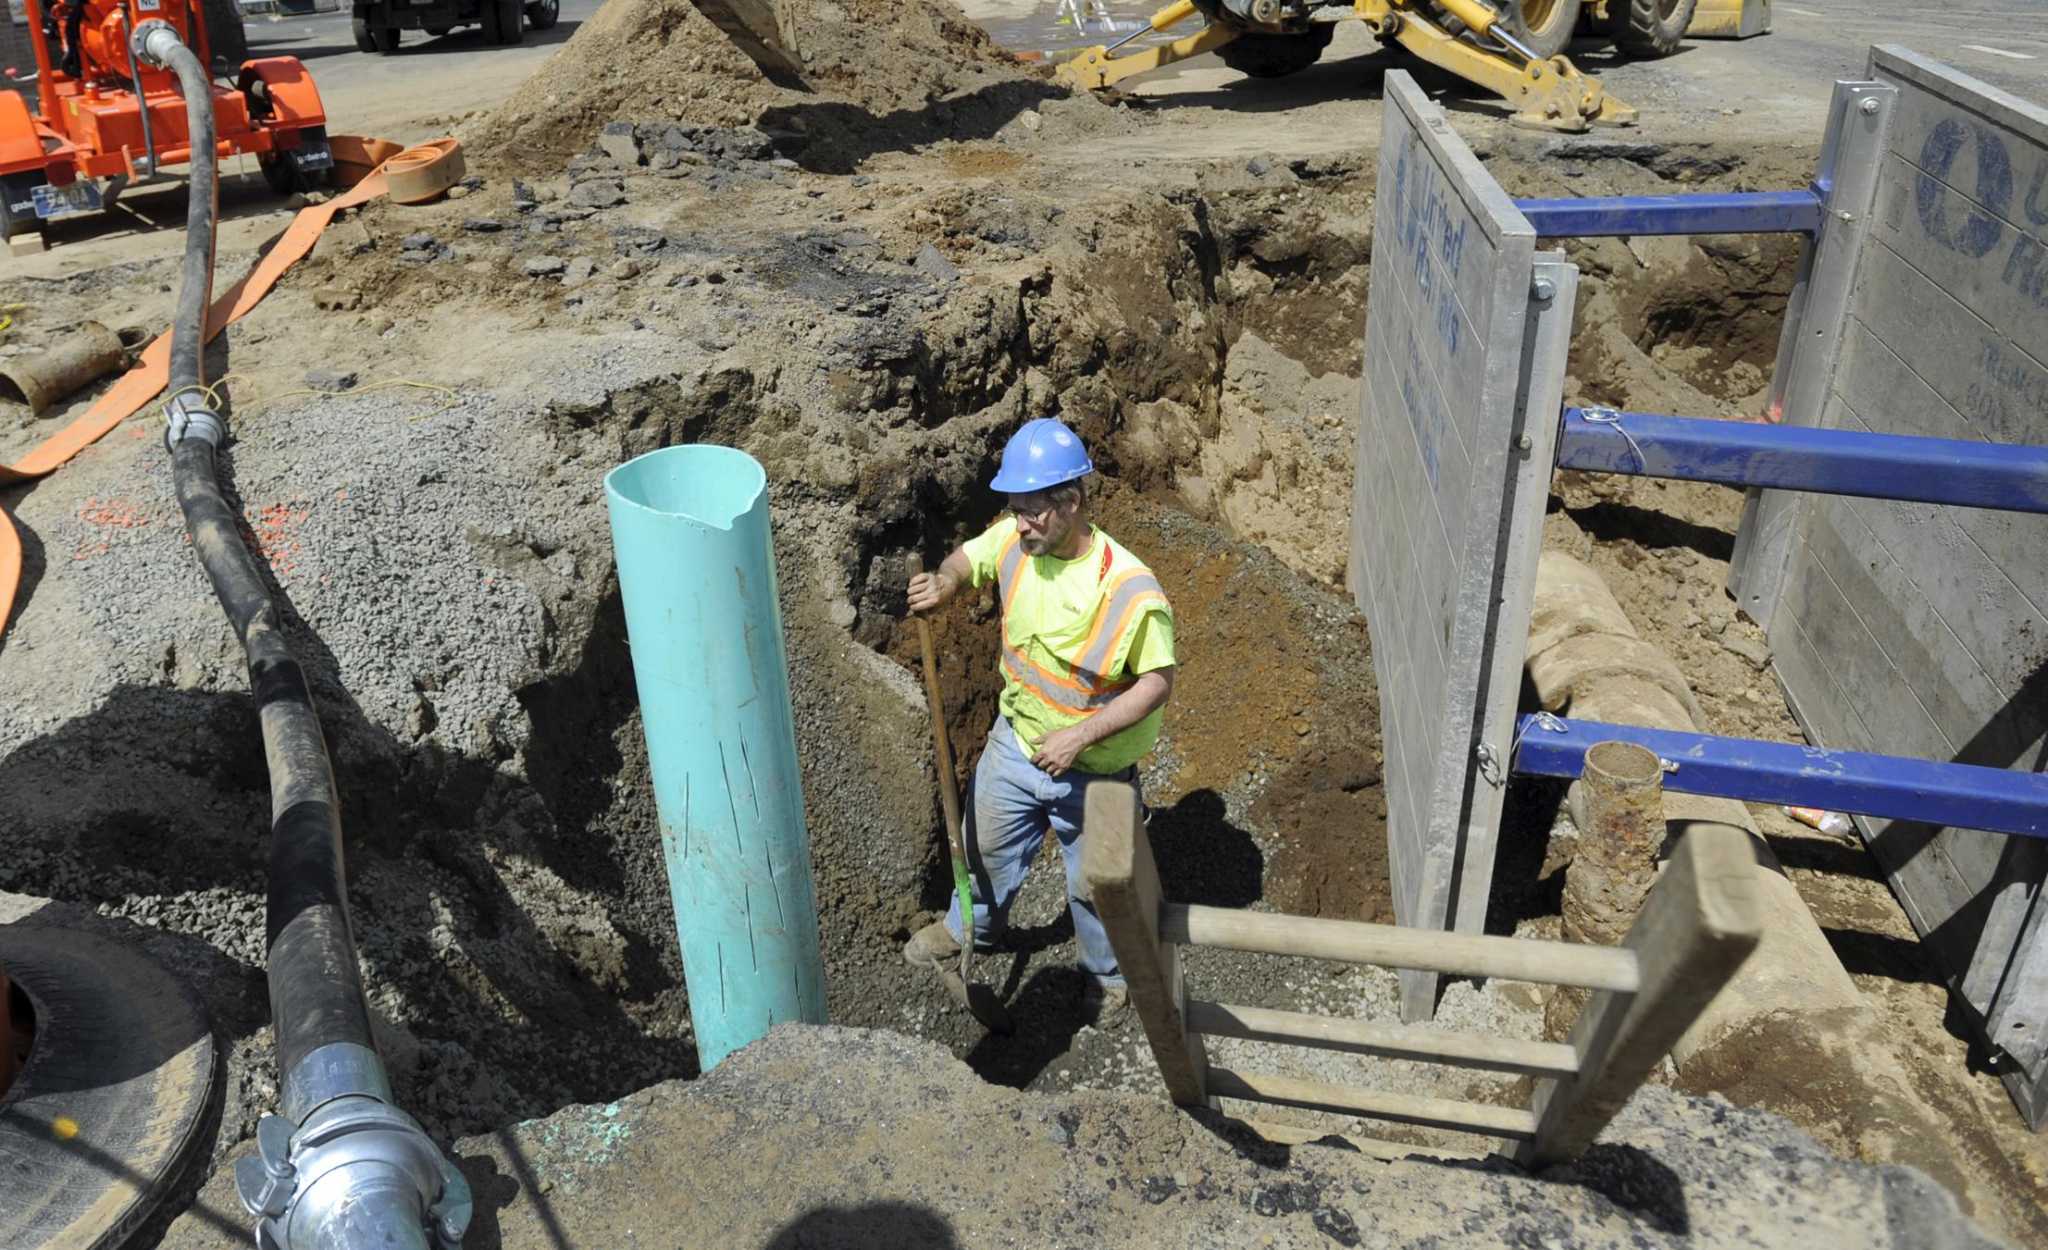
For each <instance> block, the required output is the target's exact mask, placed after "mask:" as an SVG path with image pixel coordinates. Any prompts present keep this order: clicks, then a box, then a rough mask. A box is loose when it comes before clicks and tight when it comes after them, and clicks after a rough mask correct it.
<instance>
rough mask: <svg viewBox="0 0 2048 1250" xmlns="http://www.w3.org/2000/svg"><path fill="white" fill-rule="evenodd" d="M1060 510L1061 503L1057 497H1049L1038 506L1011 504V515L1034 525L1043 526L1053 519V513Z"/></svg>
mask: <svg viewBox="0 0 2048 1250" xmlns="http://www.w3.org/2000/svg"><path fill="white" fill-rule="evenodd" d="M1059 510H1060V503H1059V500H1057V499H1048V500H1046V501H1045V503H1044V505H1043V506H1041V507H1037V508H1023V507H1019V506H1018V505H1016V504H1011V505H1010V515H1011V516H1014V517H1016V518H1017V519H1018V520H1019V521H1029V522H1031V523H1032V524H1033V525H1039V526H1043V525H1044V524H1045V523H1046V522H1047V521H1050V520H1052V514H1053V513H1055V512H1058V511H1059Z"/></svg>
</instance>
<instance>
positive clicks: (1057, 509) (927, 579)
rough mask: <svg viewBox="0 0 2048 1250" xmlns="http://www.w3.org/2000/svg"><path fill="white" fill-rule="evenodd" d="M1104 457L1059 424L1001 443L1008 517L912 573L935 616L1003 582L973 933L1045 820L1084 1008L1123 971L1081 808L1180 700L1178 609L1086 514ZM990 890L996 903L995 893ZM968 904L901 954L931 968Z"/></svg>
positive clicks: (1005, 898) (1129, 772)
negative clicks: (1091, 878)
mask: <svg viewBox="0 0 2048 1250" xmlns="http://www.w3.org/2000/svg"><path fill="white" fill-rule="evenodd" d="M1094 471H1095V466H1094V465H1093V463H1091V462H1090V461H1089V459H1088V452H1087V450H1086V449H1085V448H1084V447H1082V445H1081V440H1080V439H1079V438H1077V437H1075V435H1074V432H1073V431H1072V430H1070V429H1068V428H1067V427H1066V426H1065V425H1064V424H1062V423H1061V422H1059V421H1057V420H1054V419H1053V418H1051V417H1041V418H1039V419H1038V420H1035V421H1030V422H1027V423H1026V424H1025V425H1024V427H1023V428H1022V429H1020V430H1018V431H1017V433H1016V435H1015V436H1013V437H1012V438H1011V439H1010V441H1009V444H1008V445H1007V446H1005V447H1004V448H1003V460H1002V464H1001V466H1000V468H999V469H998V471H997V473H996V476H995V480H994V481H993V482H991V483H990V485H991V486H992V487H993V488H994V489H996V490H998V491H1001V492H1003V493H1005V494H1007V495H1008V496H1009V503H1010V510H1009V513H1008V515H1006V516H1004V517H1003V518H1002V519H1001V520H999V521H997V522H996V523H995V524H994V525H992V526H990V527H989V529H988V530H987V532H985V533H983V534H982V535H981V536H980V537H978V538H974V539H971V540H969V541H968V542H967V543H965V544H963V545H962V546H960V547H959V548H957V549H955V550H954V551H953V553H952V554H951V555H949V556H947V557H946V559H945V560H944V561H943V562H942V563H941V564H940V565H939V567H938V570H937V571H936V572H933V573H929V574H925V573H920V574H918V575H917V576H916V577H914V578H912V579H911V581H910V608H911V610H912V611H914V612H930V611H933V610H935V609H937V608H938V607H940V606H941V605H942V604H944V603H945V602H946V601H947V600H949V599H951V598H952V597H953V596H954V595H955V594H957V593H958V592H959V590H960V588H961V587H962V586H969V585H972V586H980V585H983V584H985V583H987V582H988V581H990V580H994V581H995V582H996V584H997V588H998V593H999V594H1000V596H1001V599H1002V605H1003V618H1002V662H1001V668H1002V674H1003V694H1002V699H1001V700H1000V704H999V706H1000V708H1001V715H999V716H998V717H997V718H996V723H995V727H994V728H993V729H992V730H990V732H989V736H988V745H987V746H986V747H984V748H983V750H982V753H981V760H980V762H979V763H978V764H977V765H976V766H975V770H974V780H973V782H972V783H971V788H970V795H969V802H968V805H967V807H968V828H967V831H966V839H965V840H966V843H967V849H968V855H969V857H970V860H977V861H978V862H976V863H974V868H975V869H976V872H975V874H974V895H975V897H974V932H975V935H976V941H977V942H979V941H980V940H981V938H982V935H985V934H989V933H990V932H991V930H992V925H991V921H993V924H994V926H1000V925H1002V924H1003V923H1004V922H1005V921H1006V920H1007V917H1008V914H1009V908H1010V904H1011V902H1012V900H1014V899H1015V898H1016V896H1017V890H1018V888H1019V887H1020V886H1022V885H1023V883H1024V873H1025V870H1026V869H1027V868H1028V867H1030V864H1031V861H1032V859H1033V857H1035V856H1036V855H1037V854H1038V848H1039V847H1040V845H1042V844H1043V842H1044V840H1045V833H1046V830H1047V829H1048V828H1050V829H1051V830H1052V832H1053V833H1055V834H1057V835H1058V837H1059V840H1060V851H1061V853H1062V854H1063V856H1064V857H1065V859H1066V865H1067V898H1068V902H1069V904H1070V906H1071V909H1072V911H1073V915H1074V936H1075V937H1076V939H1078V941H1079V943H1080V946H1081V960H1080V963H1081V969H1082V971H1084V972H1086V973H1087V974H1088V977H1089V980H1088V985H1087V990H1086V995H1085V1002H1086V1005H1088V1006H1090V1007H1092V1008H1094V1009H1095V1010H1096V1011H1098V1012H1100V1011H1114V1010H1116V1009H1118V1008H1120V1007H1122V1006H1123V1004H1124V999H1125V990H1124V980H1123V977H1122V975H1121V974H1119V972H1118V971H1117V966H1116V954H1115V952H1114V951H1112V950H1111V949H1110V945H1109V936H1108V935H1107V934H1106V933H1104V932H1103V928H1102V921H1101V919H1100V918H1099V917H1098V916H1097V915H1096V914H1095V908H1094V906H1093V905H1092V904H1091V903H1089V902H1088V901H1087V899H1086V898H1085V897H1084V894H1085V891H1083V890H1082V888H1081V844H1080V839H1081V813H1082V809H1083V806H1084V805H1085V803H1086V796H1087V791H1088V787H1089V785H1090V784H1091V783H1093V782H1096V781H1102V780H1110V781H1121V782H1125V783H1128V784H1131V785H1136V784H1137V771H1138V770H1137V762H1138V760H1139V759H1140V758H1141V757H1143V756H1144V754H1145V753H1146V752H1147V751H1150V750H1151V749H1152V744H1153V743H1154V742H1156V741H1157V740H1158V738H1159V723H1160V719H1161V709H1163V708H1164V707H1165V706H1166V700H1167V697H1168V696H1169V695H1170V694H1172V693H1173V675H1174V655H1173V608H1172V606H1171V605H1170V604H1168V603H1167V600H1166V594H1165V592H1164V591H1163V590H1161V589H1160V586H1159V581H1158V579H1157V578H1155V577H1154V576H1153V575H1152V570H1150V569H1149V568H1146V567H1145V563H1144V561H1142V560H1140V559H1138V557H1136V556H1134V555H1132V554H1131V553H1130V552H1129V551H1128V550H1127V549H1125V548H1124V547H1123V546H1122V545H1121V544H1119V543H1118V542H1117V541H1116V540H1115V539H1113V538H1111V537H1110V536H1109V535H1107V534H1105V533H1103V532H1102V531H1101V530H1099V529H1097V528H1095V527H1094V526H1093V525H1091V524H1090V523H1089V521H1088V489H1087V485H1086V483H1087V478H1088V475H1089V474H1090V473H1092V472H1094ZM991 891H992V892H993V894H994V898H993V899H990V898H988V897H985V893H986V892H991ZM960 934H961V928H960V904H959V900H958V899H957V898H955V900H954V902H953V905H952V907H951V909H950V910H949V911H948V912H947V915H946V918H945V919H944V920H943V921H935V922H933V923H932V924H929V925H926V926H925V927H924V928H923V929H920V930H919V931H918V932H916V933H915V934H913V935H911V938H910V941H909V942H908V943H907V944H906V945H905V946H904V948H903V955H904V958H906V959H908V960H909V961H910V962H911V963H913V964H916V965H919V966H923V967H934V966H937V965H938V964H940V963H941V962H942V961H944V960H949V959H952V958H954V957H955V956H957V955H958V954H959V952H960Z"/></svg>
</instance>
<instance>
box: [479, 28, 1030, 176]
mask: <svg viewBox="0 0 2048 1250" xmlns="http://www.w3.org/2000/svg"><path fill="white" fill-rule="evenodd" d="M777 9H778V11H779V12H780V14H781V17H782V29H783V36H784V43H785V46H787V47H789V48H791V49H792V51H793V52H795V54H796V55H798V56H799V57H800V58H801V60H802V61H803V63H804V79H805V83H806V84H807V85H808V87H809V89H810V90H809V91H808V92H807V91H800V90H791V89H785V88H783V87H778V86H776V85H775V84H773V83H771V82H769V81H768V79H767V78H766V77H764V76H763V75H762V73H761V71H760V70H759V69H758V68H757V67H756V66H755V65H754V63H753V62H752V61H751V60H749V59H748V58H747V57H746V55H745V54H744V53H742V52H741V51H739V49H738V48H736V47H735V46H734V45H733V44H732V42H731V41H730V40H729V39H727V38H726V36H725V35H724V34H723V33H721V32H720V31H719V30H718V28H717V27H715V26H713V25H712V24H711V21H710V19H708V18H706V17H705V16H704V15H703V14H702V13H700V12H698V10H697V8H696V6H695V5H693V4H692V3H690V0H608V3H606V4H605V5H604V7H603V8H601V9H599V10H598V11H597V13H596V15H595V16H593V17H592V18H591V19H590V20H588V21H586V22H585V23H584V24H583V25H582V27H581V28H579V29H578V30H577V31H576V33H575V35H573V36H572V37H571V38H570V39H569V41H568V42H567V43H566V44H564V45H563V46H562V49H561V51H559V52H557V53H556V54H555V55H554V56H553V57H552V58H551V59H550V60H549V61H548V62H547V64H545V65H543V66H542V67H541V68H540V70H539V71H538V72H536V73H535V74H534V75H533V77H532V78H531V79H529V80H528V81H527V82H526V84H525V85H524V86H522V87H521V88H520V89H519V90H518V91H517V92H516V93H514V94H513V96H512V98H511V99H509V100H507V101H506V102H505V103H504V104H503V105H502V106H500V107H499V109H498V110H497V112H496V113H495V114H493V115H492V116H491V117H490V118H489V119H488V120H487V121H485V123H484V124H483V125H482V127H481V129H480V131H479V133H478V134H477V135H476V137H475V145H476V148H477V150H478V154H479V155H482V156H484V157H486V158H487V159H488V158H493V157H496V158H501V159H504V160H506V161H509V162H512V163H514V164H518V165H522V166H526V165H538V164H544V163H545V162H547V161H549V160H556V161H558V160H560V159H561V158H562V157H565V156H567V155H568V154H570V153H572V152H575V151H577V150H579V149H581V148H583V147H584V146H585V145H586V144H588V143H590V142H591V140H592V139H593V138H594V137H595V135H596V133H597V131H598V128H599V127H600V126H602V125H604V124H605V123H606V122H608V121H613V120H625V121H631V122H649V121H658V120H670V121H681V122H690V123H696V124H699V125H743V124H747V123H751V122H753V121H755V120H756V119H757V118H759V117H760V116H761V115H762V114H763V113H764V112H767V111H769V110H771V109H781V110H784V111H785V114H786V116H785V118H784V120H785V123H786V124H787V125H788V127H789V128H791V129H796V130H802V129H805V127H804V126H803V124H802V114H803V113H805V112H818V113H825V114H831V115H834V117H835V119H836V120H838V121H839V122H840V123H841V124H842V125H847V124H851V123H853V122H854V121H856V120H859V119H865V120H866V121H868V122H869V123H876V122H877V121H878V119H882V118H884V117H885V115H887V114H891V113H895V112H898V111H914V110H918V109H921V108H923V107H924V106H926V105H928V104H930V103H931V102H932V101H935V100H938V99H940V98H942V97H946V96H951V95H956V94H960V93H964V92H974V91H977V90H993V89H995V88H998V87H1000V86H1003V85H1009V86H1012V87H1017V86H1021V85H1024V84H1030V83H1036V82H1038V81H1039V79H1038V78H1037V77H1036V76H1035V75H1034V74H1033V73H1032V72H1030V71H1027V70H1026V69H1025V68H1024V67H1023V66H1022V65H1021V64H1020V63H1019V62H1017V61H1016V60H1015V58H1013V57H1010V56H1009V55H1008V54H1006V53H1004V52H1003V51H1002V50H1000V49H999V48H997V47H996V46H995V44H994V43H993V42H992V41H991V40H990V39H989V37H988V35H987V34H986V33H985V32H984V31H983V30H982V29H981V28H980V27H979V26H976V25H975V24H974V23H972V22H970V21H968V20H967V19H966V17H965V16H963V15H962V14H961V13H960V11H959V9H958V8H956V7H955V6H954V5H953V4H952V3H951V0H905V2H904V3H888V2H885V0H845V2H842V0H784V2H783V3H779V4H778V5H777ZM1047 94H1051V93H1050V91H1049V90H1048V91H1047Z"/></svg>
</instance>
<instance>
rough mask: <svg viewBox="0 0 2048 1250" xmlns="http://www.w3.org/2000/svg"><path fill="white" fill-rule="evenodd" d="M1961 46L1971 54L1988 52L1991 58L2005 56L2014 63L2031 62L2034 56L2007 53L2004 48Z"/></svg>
mask: <svg viewBox="0 0 2048 1250" xmlns="http://www.w3.org/2000/svg"><path fill="white" fill-rule="evenodd" d="M1962 46H1963V47H1965V48H1968V49H1969V50H1970V51H1972V52H1989V53H1990V54H1991V55H1993V56H2007V57H2011V58H2012V59H2013V60H2015V61H2031V60H2033V59H2034V54H2033V53H2031V52H2007V51H2006V50H2005V49H2004V48H1987V47H1985V46H1984V45H1983V44H1981V43H1966V44H1964V45H1962Z"/></svg>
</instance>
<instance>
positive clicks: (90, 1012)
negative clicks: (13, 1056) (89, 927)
mask: <svg viewBox="0 0 2048 1250" xmlns="http://www.w3.org/2000/svg"><path fill="white" fill-rule="evenodd" d="M0 967H5V968H6V969H7V975H8V976H9V977H10V978H12V979H13V981H14V984H15V987H16V988H17V989H19V990H20V991H21V992H22V993H23V994H25V995H26V996H27V997H28V1000H29V1002H30V1003H31V1004H32V1006H33V1009H34V1011H35V1024H36V1040H35V1049H33V1050H31V1051H30V1052H29V1057H28V1064H27V1066H26V1067H24V1068H22V1070H21V1074H20V1076H19V1077H17V1078H16V1080H15V1082H14V1084H13V1086H12V1087H10V1088H9V1089H8V1091H7V1093H6V1095H5V1096H4V1097H0V1175H5V1176H6V1177H7V1201H6V1202H4V1203H0V1245H5V1246H58V1245H61V1246H123V1245H128V1244H131V1239H132V1237H133V1235H134V1233H135V1232H136V1230H137V1228H138V1227H139V1226H141V1225H143V1224H144V1223H146V1222H147V1221H148V1220H149V1219H150V1217H151V1216H152V1214H153V1213H154V1212H155V1211H156V1210H157V1209H158V1208H159V1207H160V1206H161V1204H162V1203H163V1202H164V1201H165V1200H166V1199H168V1198H169V1197H170V1196H171V1195H172V1194H174V1193H176V1192H177V1191H178V1190H179V1188H180V1186H181V1184H182V1183H183V1178H184V1176H185V1175H186V1174H187V1172H188V1171H189V1170H190V1169H191V1168H192V1167H193V1166H194V1165H195V1164H198V1163H201V1162H203V1161H204V1159H205V1156H206V1146H207V1144H208V1142H209V1141H210V1132H209V1130H210V1128H211V1125H212V1124H213V1123H214V1122H215V1121H217V1119H218V1115H219V1107H218V1101H217V1095H218V1082H219V1078H220V1071H221V1066H222V1065H221V1064H220V1062H219V1059H218V1056H217V1054H216V1053H215V1050H214V1044H213V1035H212V1033H211V1032H210V1031H209V1030H208V1028H207V1023H206V1016H205V1014H204V1013H203V1012H202V1011H201V1010H200V1007H199V1004H198V1002H197V1001H196V1000H195V999H194V998H193V996H192V994H191V992H190V991H189V990H187V989H186V988H185V986H183V985H182V984H180V983H179V982H178V981H176V980H174V979H173V978H172V977H171V975H170V974H169V973H167V972H165V971H164V970H163V969H161V968H159V967H157V966H156V964H154V963H152V962H151V961H150V960H148V959H147V958H145V957H143V956H142V955H141V954H140V953H138V952H136V951H135V950H132V949H130V948H129V947H128V946H127V945H125V944H123V943H121V942H117V941H114V940H111V939H109V938H106V937H102V936H100V935H98V934H96V933H91V932H87V931H84V930H79V929H72V928H62V927H58V926H55V925H36V924H33V923H16V924H12V925H5V926H0ZM81 1130H82V1133H81ZM74 1137H76V1138H77V1140H75V1141H74V1140H72V1139H73V1138H74Z"/></svg>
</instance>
